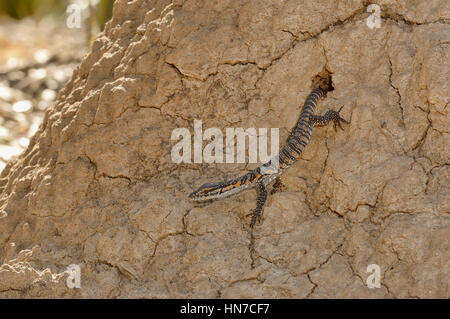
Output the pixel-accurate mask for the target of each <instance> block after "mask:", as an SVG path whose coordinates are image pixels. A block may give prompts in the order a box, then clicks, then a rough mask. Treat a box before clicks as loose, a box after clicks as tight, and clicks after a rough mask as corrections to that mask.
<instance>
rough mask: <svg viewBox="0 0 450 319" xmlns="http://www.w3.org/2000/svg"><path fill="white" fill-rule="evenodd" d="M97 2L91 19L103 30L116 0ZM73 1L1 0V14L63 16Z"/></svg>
mask: <svg viewBox="0 0 450 319" xmlns="http://www.w3.org/2000/svg"><path fill="white" fill-rule="evenodd" d="M86 1H88V0H86ZM95 2H98V3H97V5H96V6H95V8H94V10H91V11H90V12H91V14H93V15H95V16H94V17H89V19H90V21H95V22H96V23H97V25H98V27H99V28H100V29H101V30H103V27H104V26H105V23H106V22H107V21H108V20H109V19H110V18H111V15H112V6H113V3H114V0H100V1H95ZM71 3H72V1H70V0H0V16H1V15H6V16H9V17H12V18H14V19H23V18H25V17H33V18H35V19H38V20H39V19H41V18H42V17H44V16H51V15H53V16H55V17H61V16H62V15H64V14H65V12H66V8H67V6H68V5H69V4H71Z"/></svg>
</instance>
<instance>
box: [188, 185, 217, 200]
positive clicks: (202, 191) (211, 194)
mask: <svg viewBox="0 0 450 319" xmlns="http://www.w3.org/2000/svg"><path fill="white" fill-rule="evenodd" d="M220 189H221V185H220V184H217V183H206V184H203V185H202V186H200V187H199V188H198V189H197V190H195V191H193V192H192V193H191V194H189V198H190V199H192V200H194V201H203V200H209V199H213V198H216V197H218V196H219V195H220Z"/></svg>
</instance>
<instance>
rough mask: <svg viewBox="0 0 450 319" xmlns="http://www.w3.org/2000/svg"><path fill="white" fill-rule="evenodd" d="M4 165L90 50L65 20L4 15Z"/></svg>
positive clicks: (0, 100)
mask: <svg viewBox="0 0 450 319" xmlns="http://www.w3.org/2000/svg"><path fill="white" fill-rule="evenodd" d="M0 48H1V50H0V171H1V170H3V168H4V166H5V165H6V162H7V161H9V160H10V159H11V158H13V157H15V156H17V155H19V154H20V153H21V152H22V151H23V150H24V149H25V148H26V147H27V146H28V143H29V139H30V138H31V137H32V136H33V134H34V133H35V132H36V130H37V129H38V127H39V125H40V123H41V121H42V118H43V116H44V112H45V110H46V109H47V108H48V107H50V106H51V105H52V103H53V102H54V100H55V99H56V96H57V94H58V91H59V90H60V89H61V88H62V87H63V86H64V84H65V83H66V81H68V80H69V79H70V77H71V75H72V71H73V69H74V68H75V67H76V66H77V65H78V63H79V61H80V60H81V57H82V56H83V55H84V54H85V53H86V52H87V45H86V36H85V32H84V30H83V29H69V28H67V26H66V25H65V21H64V20H55V19H54V18H53V19H50V18H47V19H43V20H41V21H40V22H39V23H38V22H36V21H33V20H31V19H24V20H21V21H16V20H11V19H6V18H2V19H0Z"/></svg>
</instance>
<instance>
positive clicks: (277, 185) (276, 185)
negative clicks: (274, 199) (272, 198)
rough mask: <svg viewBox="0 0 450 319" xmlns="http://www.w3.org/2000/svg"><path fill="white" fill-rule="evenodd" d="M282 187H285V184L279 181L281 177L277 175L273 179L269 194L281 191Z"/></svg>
mask: <svg viewBox="0 0 450 319" xmlns="http://www.w3.org/2000/svg"><path fill="white" fill-rule="evenodd" d="M284 189H286V186H285V185H284V184H283V182H282V181H281V178H279V177H277V178H276V179H275V183H273V185H272V190H271V191H270V194H275V193H277V192H282V191H283V190H284Z"/></svg>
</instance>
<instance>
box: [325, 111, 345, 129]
mask: <svg viewBox="0 0 450 319" xmlns="http://www.w3.org/2000/svg"><path fill="white" fill-rule="evenodd" d="M343 107H344V106H343V105H342V106H341V108H340V109H339V110H337V111H332V110H330V111H331V112H333V123H334V130H335V131H337V128H336V125H339V127H340V128H341V130H344V129H343V128H342V125H341V122H344V123H345V124H349V123H350V122H349V121H347V120H345V119H343V118H342V117H341V115H340V114H339V112H341V110H342V108H343ZM330 111H328V112H330ZM328 112H327V113H328Z"/></svg>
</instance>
